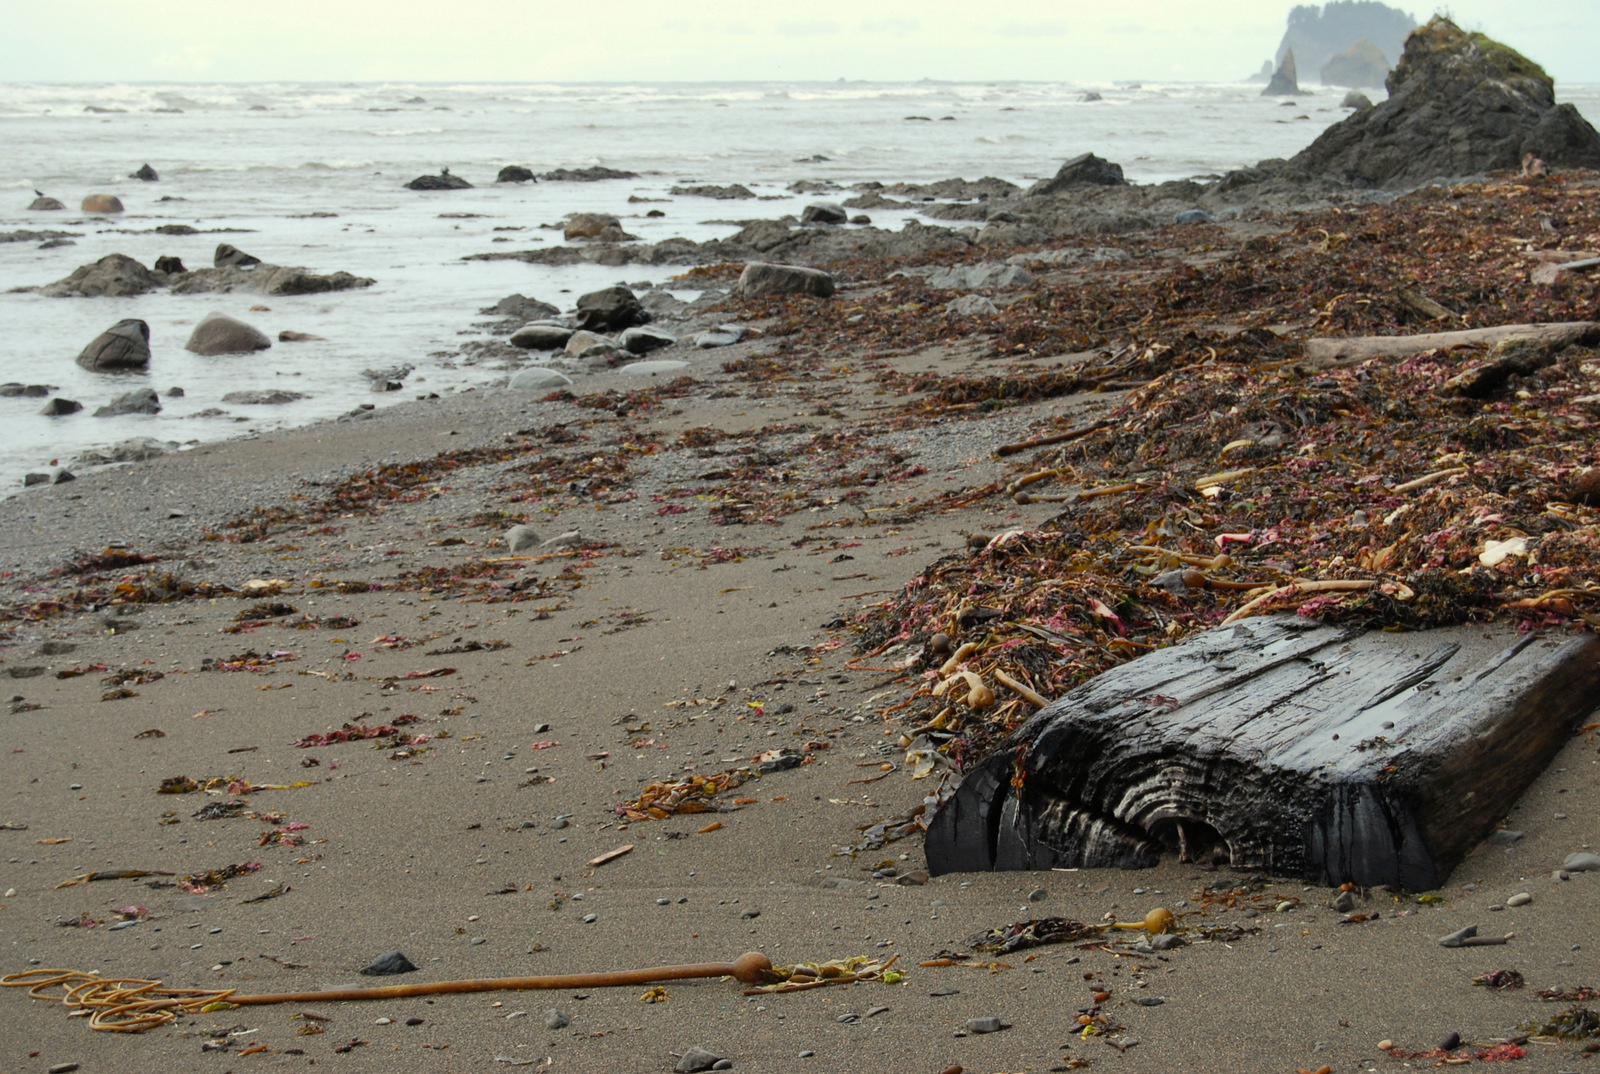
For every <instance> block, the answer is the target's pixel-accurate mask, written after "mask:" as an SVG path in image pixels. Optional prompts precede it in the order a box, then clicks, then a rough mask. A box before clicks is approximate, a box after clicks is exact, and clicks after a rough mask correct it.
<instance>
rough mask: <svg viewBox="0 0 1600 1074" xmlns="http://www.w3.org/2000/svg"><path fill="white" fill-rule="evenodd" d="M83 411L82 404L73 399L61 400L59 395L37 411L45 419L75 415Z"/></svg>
mask: <svg viewBox="0 0 1600 1074" xmlns="http://www.w3.org/2000/svg"><path fill="white" fill-rule="evenodd" d="M82 409H83V404H82V403H80V402H78V401H77V400H75V399H63V398H61V397H60V396H59V395H58V396H56V397H55V398H54V399H52V400H50V401H49V402H48V403H46V404H45V405H44V409H43V410H41V411H39V413H41V414H43V415H44V416H45V417H47V418H59V417H63V416H65V415H67V414H76V413H77V412H78V411H80V410H82Z"/></svg>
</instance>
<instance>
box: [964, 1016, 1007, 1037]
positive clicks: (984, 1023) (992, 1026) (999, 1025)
mask: <svg viewBox="0 0 1600 1074" xmlns="http://www.w3.org/2000/svg"><path fill="white" fill-rule="evenodd" d="M1004 1028H1005V1023H1004V1022H1002V1021H1000V1019H998V1018H996V1017H995V1016H994V1015H992V1014H986V1015H984V1016H983V1017H982V1018H968V1019H967V1031H968V1032H969V1033H998V1032H1000V1031H1001V1030H1002V1029H1004Z"/></svg>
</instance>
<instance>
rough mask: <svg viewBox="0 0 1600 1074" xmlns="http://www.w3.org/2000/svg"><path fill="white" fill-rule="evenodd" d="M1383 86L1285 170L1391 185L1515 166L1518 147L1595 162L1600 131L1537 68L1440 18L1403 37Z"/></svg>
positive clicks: (1580, 164) (1573, 161)
mask: <svg viewBox="0 0 1600 1074" xmlns="http://www.w3.org/2000/svg"><path fill="white" fill-rule="evenodd" d="M1388 88H1389V99H1388V100H1387V101H1384V102H1383V103H1382V104H1380V105H1378V106H1376V107H1375V108H1372V109H1370V110H1366V111H1360V112H1357V113H1356V114H1355V115H1353V116H1351V117H1349V118H1348V119H1346V120H1345V121H1344V122H1342V123H1338V124H1336V125H1334V126H1332V127H1329V128H1328V129H1327V130H1326V131H1324V132H1323V133H1322V135H1321V136H1320V137H1318V138H1317V140H1316V141H1314V142H1312V143H1311V145H1309V146H1308V147H1306V148H1305V149H1304V150H1302V151H1301V152H1300V153H1298V154H1297V155H1296V156H1295V157H1294V158H1293V159H1292V160H1290V161H1289V168H1290V169H1291V170H1294V171H1299V172H1303V173H1309V174H1310V175H1313V176H1318V177H1325V178H1332V179H1337V180H1341V181H1344V182H1348V183H1352V184H1354V185H1356V186H1362V187H1384V188H1389V189H1404V188H1408V187H1413V186H1416V185H1418V184H1420V183H1424V182H1426V181H1428V180H1430V179H1434V178H1441V177H1443V178H1455V177H1461V176H1468V175H1480V174H1483V173H1484V172H1489V171H1499V170H1507V169H1513V168H1517V167H1519V166H1520V165H1521V162H1522V157H1523V154H1525V153H1533V154H1535V155H1536V156H1539V157H1541V158H1543V159H1544V160H1545V161H1546V162H1547V163H1549V164H1551V165H1554V166H1565V167H1574V168H1600V134H1596V133H1595V129H1594V128H1593V127H1592V126H1590V125H1589V122H1588V121H1587V120H1585V119H1584V118H1583V116H1581V115H1579V114H1578V111H1577V110H1576V109H1575V108H1573V107H1572V106H1571V105H1570V104H1559V105H1558V104H1556V101H1555V88H1554V84H1553V83H1552V81H1551V79H1550V76H1549V75H1547V74H1545V73H1544V71H1543V70H1542V69H1541V68H1540V67H1539V65H1538V64H1536V63H1534V62H1533V61H1531V60H1529V59H1527V58H1526V57H1524V56H1522V55H1521V54H1520V53H1518V52H1516V51H1515V50H1513V49H1510V48H1507V47H1506V46H1505V45H1502V44H1500V43H1499V42H1498V41H1494V40H1492V39H1490V38H1489V37H1486V36H1484V35H1483V34H1480V33H1468V32H1467V31H1465V30H1462V29H1461V28H1460V27H1458V26H1457V25H1456V24H1455V23H1453V22H1451V21H1450V20H1449V19H1447V18H1444V17H1442V16H1440V17H1436V18H1434V19H1433V21H1431V22H1429V23H1428V24H1427V25H1426V26H1423V27H1421V28H1420V29H1418V30H1417V31H1415V32H1414V33H1413V34H1412V35H1411V36H1410V37H1409V38H1407V40H1406V50H1405V53H1404V55H1402V56H1401V57H1400V63H1399V65H1398V66H1397V67H1396V68H1395V69H1394V70H1393V71H1392V72H1390V74H1389V79H1388Z"/></svg>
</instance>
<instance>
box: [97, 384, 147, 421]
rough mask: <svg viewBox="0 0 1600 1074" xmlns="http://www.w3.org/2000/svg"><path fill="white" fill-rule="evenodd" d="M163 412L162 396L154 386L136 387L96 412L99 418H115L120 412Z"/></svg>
mask: <svg viewBox="0 0 1600 1074" xmlns="http://www.w3.org/2000/svg"><path fill="white" fill-rule="evenodd" d="M159 413H161V397H160V396H158V395H157V394H156V393H155V389H154V388H135V389H134V390H133V391H131V392H128V393H127V394H125V395H119V396H117V397H116V398H115V399H113V400H111V402H109V403H107V404H106V405H105V406H103V407H101V408H100V409H98V410H96V411H95V412H94V416H95V417H97V418H114V417H116V416H118V415H119V414H159Z"/></svg>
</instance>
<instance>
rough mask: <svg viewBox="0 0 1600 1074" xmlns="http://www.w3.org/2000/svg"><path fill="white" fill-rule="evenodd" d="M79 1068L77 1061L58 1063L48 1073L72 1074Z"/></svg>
mask: <svg viewBox="0 0 1600 1074" xmlns="http://www.w3.org/2000/svg"><path fill="white" fill-rule="evenodd" d="M77 1069H78V1064H76V1063H57V1064H56V1065H55V1066H53V1067H51V1068H50V1070H49V1072H48V1074H72V1072H73V1071H74V1070H77Z"/></svg>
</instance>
